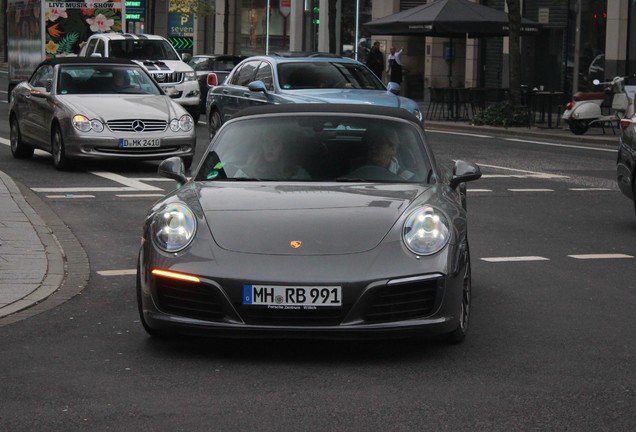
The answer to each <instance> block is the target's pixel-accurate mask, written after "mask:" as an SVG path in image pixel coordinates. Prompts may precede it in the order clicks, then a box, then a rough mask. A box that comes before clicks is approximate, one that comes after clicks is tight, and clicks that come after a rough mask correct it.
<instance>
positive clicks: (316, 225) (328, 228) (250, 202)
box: [199, 183, 432, 255]
mask: <svg viewBox="0 0 636 432" xmlns="http://www.w3.org/2000/svg"><path fill="white" fill-rule="evenodd" d="M422 194H424V195H425V197H423V198H424V199H426V196H428V197H429V198H430V195H431V194H432V192H430V189H429V188H427V187H424V186H420V185H413V187H412V188H410V189H404V186H403V185H402V186H400V187H399V188H396V187H394V186H390V185H386V186H377V185H374V186H368V185H366V186H365V185H345V186H332V187H326V186H322V187H320V188H318V187H313V188H312V187H311V186H303V185H300V184H298V185H284V186H283V185H280V186H276V185H272V184H269V185H268V184H263V183H260V184H255V185H254V187H245V188H240V189H239V188H228V187H222V186H221V187H217V186H214V187H212V186H211V187H203V188H202V189H200V195H199V199H200V204H201V209H202V211H203V212H204V214H205V217H206V219H207V222H208V225H209V228H210V230H211V232H212V235H213V237H214V240H215V241H216V243H217V244H218V245H219V246H220V247H221V248H223V249H226V250H229V251H234V252H242V253H257V254H278V255H328V254H350V253H359V252H363V251H368V250H371V249H373V248H374V247H376V246H377V245H378V244H379V243H380V242H381V241H382V239H383V238H384V237H386V235H387V234H388V233H389V231H390V230H391V229H392V227H393V226H394V225H395V224H396V222H397V221H398V220H399V219H400V217H401V215H402V214H403V213H404V212H405V211H406V210H407V209H408V208H409V207H410V205H411V204H412V203H413V201H414V200H415V199H418V200H419V199H420V198H422V197H420V196H421V195H422ZM418 197H420V198H418ZM199 229H201V227H200V228H199Z"/></svg>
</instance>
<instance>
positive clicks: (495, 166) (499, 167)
mask: <svg viewBox="0 0 636 432" xmlns="http://www.w3.org/2000/svg"><path fill="white" fill-rule="evenodd" d="M477 165H479V166H480V167H488V168H495V169H499V170H504V171H515V172H520V173H524V174H530V175H532V176H533V177H538V178H547V179H552V178H563V179H567V178H570V177H568V176H562V175H558V174H548V173H542V172H537V171H528V170H522V169H516V168H508V167H502V166H498V165H486V164H481V163H478V164H477Z"/></svg>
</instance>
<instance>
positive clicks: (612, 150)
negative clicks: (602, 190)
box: [504, 138, 618, 153]
mask: <svg viewBox="0 0 636 432" xmlns="http://www.w3.org/2000/svg"><path fill="white" fill-rule="evenodd" d="M504 139H505V140H506V141H514V142H520V143H528V144H539V145H544V146H548V147H566V148H574V149H581V150H593V151H602V152H609V153H616V149H615V148H598V147H587V146H581V145H573V144H556V143H549V142H544V141H530V140H522V139H519V138H504ZM616 145H617V146H618V138H616ZM617 148H618V147H617Z"/></svg>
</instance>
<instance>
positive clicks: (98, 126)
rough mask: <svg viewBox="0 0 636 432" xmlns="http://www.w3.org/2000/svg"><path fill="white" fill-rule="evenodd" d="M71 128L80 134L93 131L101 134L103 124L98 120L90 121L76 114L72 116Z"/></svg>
mask: <svg viewBox="0 0 636 432" xmlns="http://www.w3.org/2000/svg"><path fill="white" fill-rule="evenodd" d="M72 122H73V127H75V129H77V130H78V131H81V132H89V131H91V130H94V131H95V132H101V131H103V130H104V124H103V123H102V122H101V121H99V120H95V119H93V120H90V119H89V118H88V117H86V116H84V115H81V114H77V115H74V116H73V120H72Z"/></svg>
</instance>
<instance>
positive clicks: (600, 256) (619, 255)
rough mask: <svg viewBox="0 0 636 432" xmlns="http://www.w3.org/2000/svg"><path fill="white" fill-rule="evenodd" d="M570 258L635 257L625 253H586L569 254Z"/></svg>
mask: <svg viewBox="0 0 636 432" xmlns="http://www.w3.org/2000/svg"><path fill="white" fill-rule="evenodd" d="M568 256H569V257H570V258H574V259H580V260H588V259H622V258H634V257H633V256H631V255H625V254H584V255H568Z"/></svg>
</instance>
